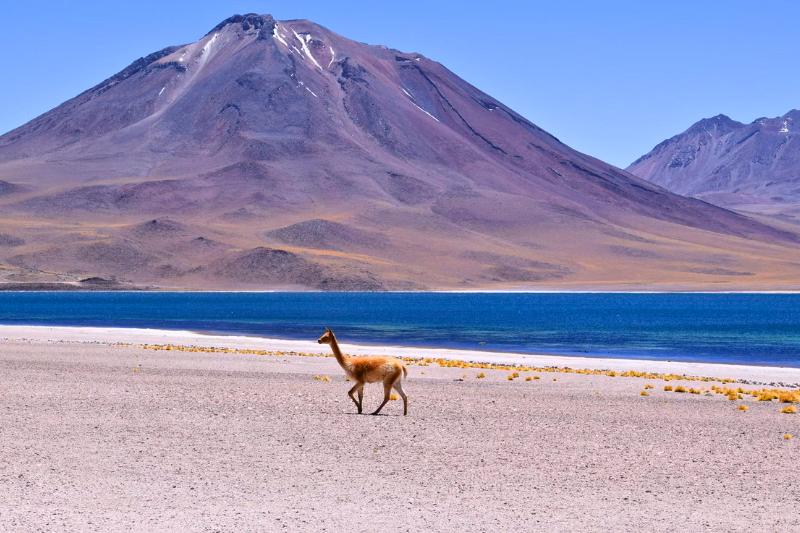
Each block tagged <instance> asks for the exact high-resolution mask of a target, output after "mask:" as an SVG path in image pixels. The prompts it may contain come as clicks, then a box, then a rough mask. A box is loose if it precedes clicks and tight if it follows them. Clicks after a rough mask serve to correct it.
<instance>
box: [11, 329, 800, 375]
mask: <svg viewBox="0 0 800 533" xmlns="http://www.w3.org/2000/svg"><path fill="white" fill-rule="evenodd" d="M0 339H4V342H19V341H22V340H30V341H35V342H50V343H53V342H56V343H58V342H61V343H65V342H66V343H84V344H109V345H112V344H119V343H122V344H132V345H143V344H173V345H180V346H198V347H219V348H230V349H246V350H248V349H249V350H263V351H271V352H296V353H303V354H309V355H319V356H323V355H325V356H327V355H329V348H328V347H327V346H325V345H319V344H317V343H316V342H315V341H313V340H293V339H280V338H268V337H260V336H251V335H227V334H210V333H203V332H196V331H186V330H167V329H141V328H114V327H72V326H46V325H39V326H31V325H0ZM341 346H342V349H343V350H344V351H345V352H346V353H348V354H351V355H389V356H395V357H408V358H414V359H422V358H435V359H444V360H449V361H463V362H474V363H485V364H500V365H517V366H535V367H558V368H571V369H590V370H612V371H618V372H625V371H637V372H651V373H664V374H679V375H687V376H699V377H709V378H724V379H734V380H741V381H745V382H753V383H764V384H780V385H781V386H800V368H796V367H789V366H757V365H741V364H729V363H711V362H682V361H662V360H654V359H629V358H614V357H585V356H572V355H549V354H527V353H512V352H491V351H482V350H462V349H451V348H420V347H413V346H402V345H378V344H374V345H373V344H357V343H353V344H351V343H347V342H342V343H341Z"/></svg>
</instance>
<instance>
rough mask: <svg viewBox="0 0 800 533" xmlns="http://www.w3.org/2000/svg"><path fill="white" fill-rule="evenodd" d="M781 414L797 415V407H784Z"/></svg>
mask: <svg viewBox="0 0 800 533" xmlns="http://www.w3.org/2000/svg"><path fill="white" fill-rule="evenodd" d="M781 413H784V414H787V415H793V414H796V413H797V407H795V406H794V405H788V406H786V407H784V408H783V409H781Z"/></svg>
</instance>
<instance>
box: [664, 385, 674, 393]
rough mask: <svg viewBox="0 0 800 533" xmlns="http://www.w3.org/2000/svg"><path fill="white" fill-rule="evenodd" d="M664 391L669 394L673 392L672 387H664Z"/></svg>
mask: <svg viewBox="0 0 800 533" xmlns="http://www.w3.org/2000/svg"><path fill="white" fill-rule="evenodd" d="M664 390H665V391H666V392H669V391H671V390H672V385H664Z"/></svg>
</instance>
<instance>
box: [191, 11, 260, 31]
mask: <svg viewBox="0 0 800 533" xmlns="http://www.w3.org/2000/svg"><path fill="white" fill-rule="evenodd" d="M230 24H239V25H241V26H242V29H243V30H245V31H247V30H249V29H251V28H255V29H261V28H264V27H266V28H267V30H268V31H272V28H273V27H274V26H275V19H274V18H273V16H272V15H259V14H258V13H245V14H244V15H238V14H237V15H232V16H230V17H228V18H226V19H225V20H223V21H222V22H220V23H219V24H217V25H216V26H214V27H213V28H211V31H209V32H208V33H207V34H206V35H208V34H211V33H214V32H216V31H219V30H221V29H222V28H224V27H225V26H228V25H230Z"/></svg>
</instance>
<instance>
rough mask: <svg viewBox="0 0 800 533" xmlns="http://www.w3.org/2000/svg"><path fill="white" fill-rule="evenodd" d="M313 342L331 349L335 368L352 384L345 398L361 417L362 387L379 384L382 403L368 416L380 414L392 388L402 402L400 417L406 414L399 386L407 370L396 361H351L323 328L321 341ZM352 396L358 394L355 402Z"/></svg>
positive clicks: (362, 359) (405, 400)
mask: <svg viewBox="0 0 800 533" xmlns="http://www.w3.org/2000/svg"><path fill="white" fill-rule="evenodd" d="M317 342H318V343H320V344H329V345H330V346H331V350H333V355H334V356H335V357H336V361H337V362H338V363H339V366H341V367H342V369H343V370H344V372H345V374H347V377H349V378H350V379H352V380H353V381H355V382H356V384H355V385H354V386H353V388H351V389H350V391H349V392H348V393H347V395H348V396H350V399H351V400H353V403H355V404H356V407H357V408H358V412H359V413H361V410H362V409H361V408H362V405H363V400H364V384H365V383H377V382H378V381H381V382H383V403H381V405H380V406H379V407H378V408H377V409H376V410H375V412H374V413H372V414H373V415H377V414H378V413H380V412H381V409H383V406H384V405H386V402H388V401H389V397H390V396H391V393H392V388H394V390H396V391H397V393H398V394H399V395H400V397H401V398H403V415H407V414H408V397H407V396H406V393H405V392H404V391H403V385H402V381H403V378H404V377H406V376H408V370H406V367H405V365H404V364H403V363H402V362H400V360H398V359H395V358H394V357H351V356H347V355H344V354H343V353H342V351H341V350H340V349H339V343H338V342H336V336H335V335H334V334H333V331H331V330H330V329H327V328H325V333H323V334H322V337H320V338H319V339H318V340H317ZM356 393H357V394H358V399H357V400H356V397H355V396H354V394H356Z"/></svg>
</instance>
